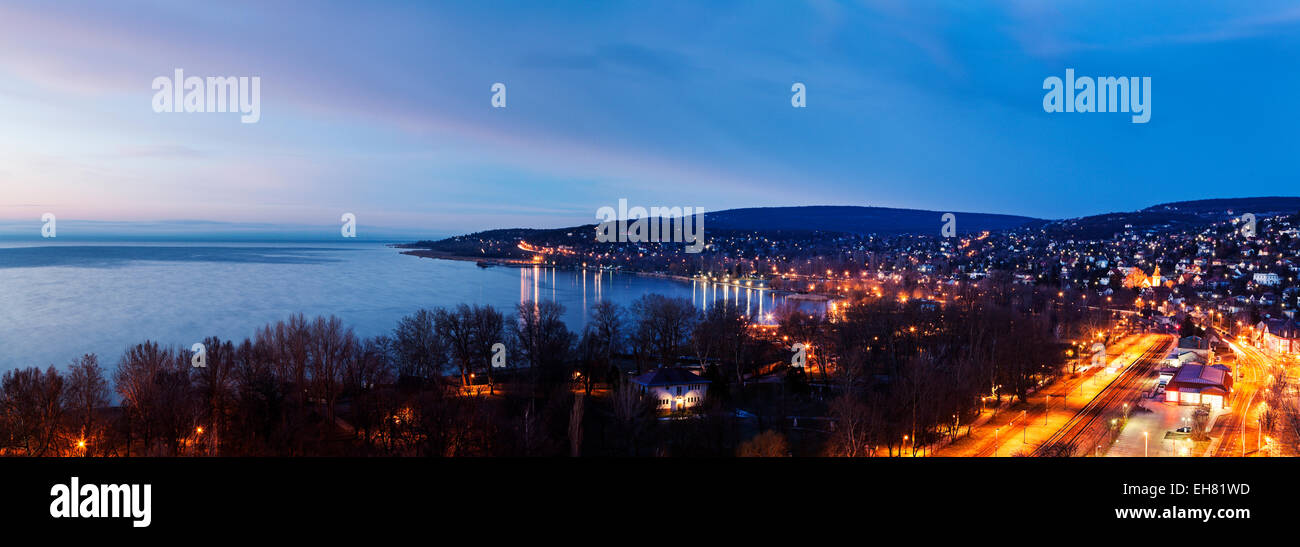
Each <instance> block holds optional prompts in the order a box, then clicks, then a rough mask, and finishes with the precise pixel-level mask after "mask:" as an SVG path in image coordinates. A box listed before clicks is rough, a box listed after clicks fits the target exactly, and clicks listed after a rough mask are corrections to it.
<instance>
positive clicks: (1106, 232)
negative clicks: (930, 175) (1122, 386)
mask: <svg viewBox="0 0 1300 547" xmlns="http://www.w3.org/2000/svg"><path fill="white" fill-rule="evenodd" d="M947 212H951V213H953V214H955V215H956V216H957V231H958V232H959V233H972V232H982V231H985V230H988V231H1000V230H1013V229H1017V228H1029V229H1035V230H1036V229H1040V228H1041V229H1043V230H1045V231H1047V232H1049V233H1051V234H1054V235H1064V236H1067V237H1073V238H1085V239H1096V238H1106V237H1112V236H1114V235H1115V234H1117V233H1120V232H1123V231H1125V230H1129V229H1132V230H1137V231H1143V230H1155V229H1164V228H1180V227H1189V226H1196V225H1203V224H1207V223H1209V222H1219V221H1222V220H1225V219H1227V218H1229V217H1232V216H1239V215H1242V214H1245V213H1253V214H1255V215H1256V216H1260V217H1265V216H1274V215H1292V214H1297V213H1300V197H1296V196H1271V197H1254V198H1221V199H1202V200H1191V201H1175V202H1169V203H1161V204H1157V205H1152V206H1150V207H1147V208H1145V209H1142V210H1139V211H1128V212H1113V213H1105V214H1100V215H1092V216H1086V217H1079V218H1067V219H1059V220H1047V219H1037V218H1033V217H1026V216H1018V215H1001V214H991V213H967V212H961V211H931V210H925V209H899V208H894V207H867V206H854V205H808V206H788V207H748V208H741V209H726V210H723V211H716V212H710V213H705V224H704V226H705V230H706V231H707V232H717V231H741V232H765V233H769V234H774V233H785V234H787V235H796V234H808V233H812V232H822V233H826V234H835V233H838V234H856V235H865V234H877V235H882V236H890V235H907V234H919V235H925V234H932V235H938V233H939V229H940V227H941V226H942V224H943V222H942V220H941V217H942V216H943V214H944V213H947ZM594 227H595V224H586V225H583V226H571V227H565V228H550V229H532V228H507V229H495V230H486V231H482V232H477V233H473V234H466V235H463V236H456V237H452V238H447V239H444V240H440V241H442V242H448V243H452V242H456V241H461V240H465V239H467V238H505V239H522V238H542V239H550V238H567V237H573V236H574V235H575V234H585V233H589V232H590V231H591V230H592V229H594ZM437 243H439V242H438V241H429V240H425V241H419V242H415V243H412V244H408V245H406V246H407V247H413V248H425V247H428V248H432V247H434V246H435V244H437Z"/></svg>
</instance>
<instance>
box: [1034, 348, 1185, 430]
mask: <svg viewBox="0 0 1300 547" xmlns="http://www.w3.org/2000/svg"><path fill="white" fill-rule="evenodd" d="M1174 341H1175V339H1174V337H1173V336H1172V335H1168V334H1148V335H1145V336H1143V338H1142V342H1143V343H1144V344H1145V345H1147V349H1146V351H1144V352H1142V354H1141V355H1140V356H1139V357H1138V358H1137V360H1136V361H1134V362H1133V363H1132V364H1130V365H1128V366H1127V367H1125V369H1124V370H1123V371H1122V372H1121V373H1120V374H1119V376H1117V377H1116V378H1115V379H1114V380H1111V382H1110V384H1109V385H1107V386H1106V388H1105V389H1104V390H1102V392H1101V393H1100V394H1098V395H1097V396H1096V397H1094V398H1093V399H1092V401H1090V402H1088V404H1087V405H1085V406H1084V407H1083V409H1081V410H1080V411H1079V412H1078V413H1077V414H1075V415H1074V417H1072V418H1070V420H1069V421H1068V422H1066V424H1065V426H1064V427H1062V428H1061V429H1060V430H1058V431H1057V432H1056V434H1054V435H1052V437H1051V438H1049V439H1048V440H1047V441H1046V442H1044V443H1043V444H1041V445H1039V447H1038V448H1037V449H1036V450H1035V451H1034V453H1033V455H1034V456H1058V455H1059V456H1067V455H1069V456H1086V455H1089V454H1091V453H1092V451H1093V450H1092V449H1093V447H1094V446H1095V445H1097V444H1098V443H1099V441H1100V439H1101V438H1102V437H1103V436H1104V435H1105V433H1106V431H1107V430H1108V429H1109V423H1108V422H1107V420H1106V418H1105V417H1106V416H1109V415H1112V414H1115V413H1119V412H1122V410H1123V408H1122V407H1123V405H1126V404H1130V403H1132V402H1133V401H1135V400H1137V399H1138V398H1139V397H1141V396H1142V392H1143V387H1144V386H1145V384H1146V383H1147V381H1148V380H1150V378H1151V373H1152V372H1153V371H1155V370H1156V365H1157V364H1158V363H1160V362H1161V361H1162V360H1164V358H1165V355H1167V354H1168V353H1169V349H1170V348H1172V347H1173V345H1174Z"/></svg>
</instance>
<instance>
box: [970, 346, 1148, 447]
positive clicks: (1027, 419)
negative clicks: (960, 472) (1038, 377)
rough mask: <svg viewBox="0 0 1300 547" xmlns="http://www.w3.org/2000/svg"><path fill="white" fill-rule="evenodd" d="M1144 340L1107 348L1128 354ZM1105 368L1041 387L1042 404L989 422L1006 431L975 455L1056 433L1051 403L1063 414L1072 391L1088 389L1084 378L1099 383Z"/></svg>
mask: <svg viewBox="0 0 1300 547" xmlns="http://www.w3.org/2000/svg"><path fill="white" fill-rule="evenodd" d="M1144 342H1145V340H1143V339H1140V338H1134V337H1127V336H1126V337H1124V338H1122V339H1121V340H1119V341H1118V342H1116V344H1115V345H1113V346H1111V347H1108V348H1106V350H1107V353H1108V354H1111V355H1126V354H1128V353H1129V351H1130V349H1131V348H1132V347H1133V346H1135V345H1140V344H1142V343H1144ZM1086 358H1087V357H1086V356H1085V357H1084V359H1086ZM1104 368H1105V367H1104V366H1099V367H1095V368H1092V369H1091V370H1088V371H1086V372H1082V373H1080V374H1079V376H1078V377H1077V378H1070V377H1069V376H1068V375H1067V376H1063V377H1062V378H1061V379H1060V380H1058V381H1057V383H1056V385H1053V386H1049V387H1047V388H1044V389H1043V390H1042V391H1041V393H1040V395H1042V398H1043V403H1042V404H1034V405H1033V406H1031V407H1030V408H1029V409H1028V410H1024V411H1020V412H1016V411H1014V410H1007V411H1004V412H1006V413H1008V415H1009V416H1010V417H1011V418H1010V420H1008V421H1003V422H998V423H996V424H994V423H992V422H991V423H990V424H986V426H985V427H991V426H994V425H996V427H995V429H997V430H998V431H999V432H1002V434H1001V435H997V434H994V435H993V436H992V438H991V439H985V440H984V443H983V445H982V446H981V447H980V448H978V449H977V450H976V451H975V452H974V454H973V455H974V456H978V457H990V456H1008V455H1012V454H1014V453H1015V452H1016V450H1017V446H1016V445H1017V444H1020V445H1021V446H1024V445H1026V444H1035V445H1036V444H1038V443H1040V442H1042V440H1044V438H1050V437H1051V436H1052V435H1054V434H1055V433H1056V429H1055V428H1051V426H1049V425H1047V422H1048V420H1047V416H1044V412H1047V411H1048V405H1049V404H1052V405H1053V406H1054V408H1053V410H1057V412H1056V413H1055V414H1057V415H1059V414H1061V413H1060V412H1059V410H1060V409H1062V408H1066V407H1067V406H1068V405H1066V404H1063V401H1066V399H1067V398H1068V397H1069V396H1070V395H1071V394H1083V393H1084V389H1082V388H1083V387H1084V386H1083V384H1084V382H1089V385H1095V384H1093V383H1092V382H1095V381H1097V380H1098V376H1101V375H1102V374H1101V371H1102V369H1104ZM1052 397H1056V399H1055V400H1053V399H1052ZM1067 402H1068V401H1067ZM1027 427H1028V428H1033V429H1034V435H1033V437H1034V439H1029V437H1030V435H1029V432H1028V431H1026V428H1027ZM1016 431H1020V433H1019V434H1017V433H1016ZM1022 438H1023V439H1024V440H1025V441H1027V442H1024V443H1017V441H1016V439H1022Z"/></svg>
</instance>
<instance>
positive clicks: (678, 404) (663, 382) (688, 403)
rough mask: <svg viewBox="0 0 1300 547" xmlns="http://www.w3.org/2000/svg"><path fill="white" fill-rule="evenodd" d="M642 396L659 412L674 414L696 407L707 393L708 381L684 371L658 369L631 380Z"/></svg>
mask: <svg viewBox="0 0 1300 547" xmlns="http://www.w3.org/2000/svg"><path fill="white" fill-rule="evenodd" d="M632 383H633V384H635V385H637V386H639V388H640V390H641V394H642V395H646V396H648V397H650V399H651V400H652V401H654V402H655V408H656V409H658V410H660V411H667V412H676V411H678V410H685V409H688V408H691V407H694V406H698V405H700V404H702V403H703V402H704V397H705V396H706V395H707V393H708V391H709V381H708V380H705V379H704V378H701V377H699V375H697V374H695V373H694V372H691V371H689V370H686V369H681V368H660V369H655V370H653V371H651V372H647V373H645V374H642V375H640V376H637V377H636V378H633V379H632Z"/></svg>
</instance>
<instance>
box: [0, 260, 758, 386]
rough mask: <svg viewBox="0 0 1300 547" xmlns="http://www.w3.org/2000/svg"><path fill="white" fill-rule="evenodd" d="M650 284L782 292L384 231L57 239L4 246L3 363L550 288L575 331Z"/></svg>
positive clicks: (522, 295)
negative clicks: (602, 305)
mask: <svg viewBox="0 0 1300 547" xmlns="http://www.w3.org/2000/svg"><path fill="white" fill-rule="evenodd" d="M648 293H660V294H664V295H667V296H673V297H683V298H689V299H691V300H693V301H694V302H695V304H696V306H697V307H700V308H703V307H704V306H705V305H708V304H711V303H712V302H713V301H714V300H715V299H722V298H724V297H725V298H729V299H739V300H740V302H741V306H742V309H748V310H749V311H750V313H751V315H758V314H760V313H765V312H770V311H772V309H773V308H774V307H775V306H776V305H779V304H780V303H781V302H782V298H781V297H780V296H775V295H773V294H772V293H771V292H770V291H759V290H749V289H741V288H737V287H720V286H717V285H710V286H708V287H707V288H705V286H704V285H703V284H702V283H697V282H685V281H678V280H671V279H660V278H654V277H646V276H639V275H633V274H615V273H609V272H605V273H597V272H594V271H587V272H582V271H567V270H555V269H552V268H515V267H506V266H498V267H493V268H486V269H484V268H479V267H477V266H476V265H475V264H474V263H473V262H466V261H450V260H433V259H427V258H417V257H412V256H406V255H402V254H400V251H399V250H397V249H393V248H389V247H386V246H384V245H383V244H379V243H366V242H356V243H295V244H266V243H230V244H226V243H222V244H212V243H201V244H177V243H155V244H140V243H129V244H121V243H116V244H109V243H105V244H84V243H78V244H57V245H10V246H7V247H0V371H4V370H8V369H11V368H15V367H26V366H40V367H45V366H48V365H51V364H53V365H56V366H58V367H60V368H62V367H63V366H64V365H66V364H67V363H68V362H69V361H71V360H72V359H74V358H76V357H77V356H79V355H81V354H83V353H96V354H98V355H99V357H100V363H101V365H103V366H105V367H108V368H112V367H115V366H116V365H117V362H118V359H119V358H120V357H121V355H122V353H123V352H124V351H125V350H126V349H127V348H128V347H129V346H131V345H134V344H138V343H140V342H143V341H145V340H154V341H157V342H159V343H161V344H164V345H173V346H181V347H184V348H189V346H190V345H192V344H194V343H196V342H199V341H201V340H202V339H203V338H205V337H208V336H218V337H221V338H222V339H234V340H237V341H238V340H242V339H243V338H244V337H247V336H251V335H252V334H253V333H254V331H255V330H256V329H258V328H260V327H261V326H262V325H265V324H267V323H271V322H274V321H279V320H281V319H285V318H287V317H289V315H290V314H293V313H299V312H301V313H304V314H306V315H308V316H313V315H329V314H333V315H337V316H339V317H340V318H341V319H343V321H344V322H345V323H346V324H348V325H349V326H351V327H353V328H354V329H355V331H356V333H357V334H358V335H359V336H374V335H377V334H387V333H390V332H391V331H392V329H393V327H394V326H396V324H397V321H398V319H400V318H401V317H402V316H404V315H407V314H409V313H412V312H414V311H415V310H417V309H419V308H421V307H430V308H431V307H436V306H455V305H457V304H460V303H462V302H463V303H470V304H488V305H492V306H495V307H497V308H498V309H500V310H502V311H503V312H504V313H506V314H507V315H509V314H512V313H513V312H514V307H515V305H516V304H518V303H519V302H521V301H523V300H527V299H530V298H534V297H535V298H536V299H538V300H554V301H557V302H559V303H561V304H563V305H564V307H565V315H564V319H565V322H566V323H568V325H569V328H570V329H572V330H574V331H575V332H576V331H580V330H581V329H582V327H583V325H584V324H585V322H586V320H587V315H588V313H589V310H590V308H591V306H592V305H594V304H595V303H596V302H598V301H600V300H602V299H608V300H612V301H614V302H617V303H619V304H621V305H624V306H627V305H629V304H631V303H632V302H633V301H634V300H636V299H637V298H639V297H641V296H642V295H644V294H648Z"/></svg>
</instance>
